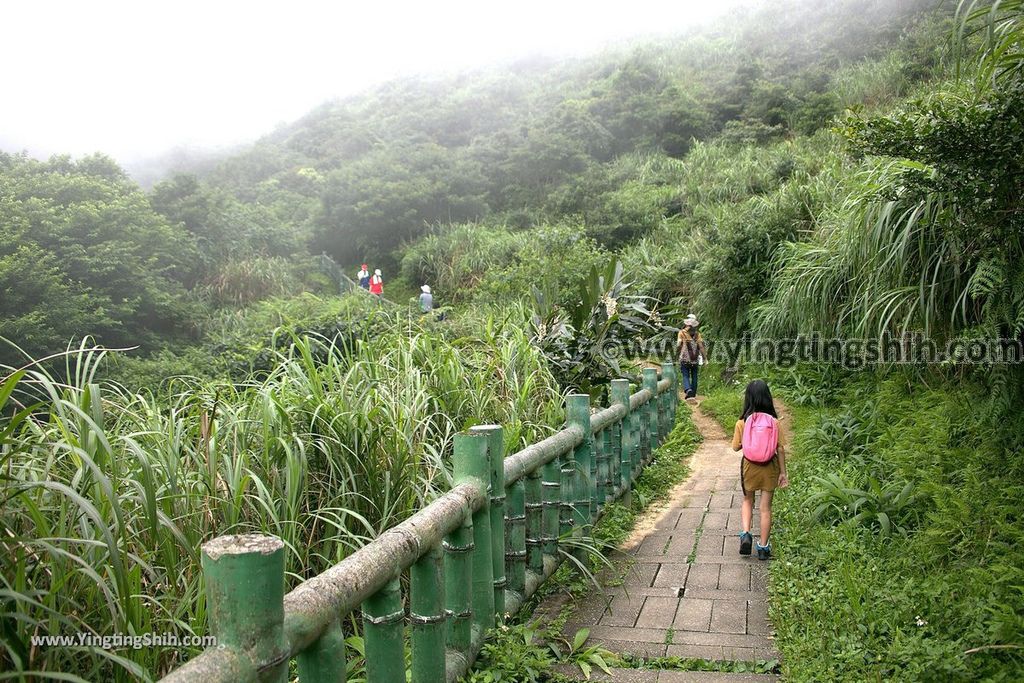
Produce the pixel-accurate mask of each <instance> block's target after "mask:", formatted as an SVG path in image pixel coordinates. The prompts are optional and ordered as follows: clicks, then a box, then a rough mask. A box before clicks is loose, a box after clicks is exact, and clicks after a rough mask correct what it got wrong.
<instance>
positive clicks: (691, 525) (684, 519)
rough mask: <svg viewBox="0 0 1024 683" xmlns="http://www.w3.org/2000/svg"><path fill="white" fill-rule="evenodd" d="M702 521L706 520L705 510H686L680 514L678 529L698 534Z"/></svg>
mask: <svg viewBox="0 0 1024 683" xmlns="http://www.w3.org/2000/svg"><path fill="white" fill-rule="evenodd" d="M702 519H704V508H700V509H699V510H694V509H692V508H688V509H685V510H683V511H682V512H680V513H679V521H678V522H677V523H676V528H677V529H680V530H687V531H691V532H696V531H697V527H698V526H700V521H701V520H702Z"/></svg>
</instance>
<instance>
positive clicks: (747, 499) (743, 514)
mask: <svg viewBox="0 0 1024 683" xmlns="http://www.w3.org/2000/svg"><path fill="white" fill-rule="evenodd" d="M761 495H762V496H763V495H764V494H761ZM763 500H764V499H763V498H762V501H763ZM761 505H764V502H762V503H761ZM753 518H754V492H753V491H747V492H746V493H744V494H743V506H742V507H741V508H740V521H741V522H742V523H743V531H745V532H746V533H748V534H749V533H750V523H751V522H752V521H753Z"/></svg>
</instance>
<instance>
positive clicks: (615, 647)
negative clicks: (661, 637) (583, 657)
mask: <svg viewBox="0 0 1024 683" xmlns="http://www.w3.org/2000/svg"><path fill="white" fill-rule="evenodd" d="M587 642H588V643H591V644H594V643H598V642H599V643H600V645H601V647H603V648H604V649H606V650H611V651H612V652H614V653H615V654H617V655H624V654H631V655H636V656H637V657H644V658H650V657H664V656H665V650H666V649H667V648H668V645H667V644H666V643H665V642H664V641H662V642H660V643H644V642H640V641H636V640H601V641H596V640H594V636H593V633H591V636H590V640H588V641H587Z"/></svg>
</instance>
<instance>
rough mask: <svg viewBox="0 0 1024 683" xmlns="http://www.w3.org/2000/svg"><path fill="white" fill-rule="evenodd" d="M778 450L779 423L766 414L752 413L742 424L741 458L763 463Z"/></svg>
mask: <svg viewBox="0 0 1024 683" xmlns="http://www.w3.org/2000/svg"><path fill="white" fill-rule="evenodd" d="M778 448H779V421H778V420H776V419H775V418H774V417H772V416H771V415H769V414H768V413H754V414H753V415H751V416H750V417H748V418H747V421H746V422H745V423H743V457H744V458H746V459H747V460H749V461H750V462H757V463H765V462H768V461H769V460H771V459H772V458H774V457H775V451H776V450H778Z"/></svg>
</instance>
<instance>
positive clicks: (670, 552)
mask: <svg viewBox="0 0 1024 683" xmlns="http://www.w3.org/2000/svg"><path fill="white" fill-rule="evenodd" d="M694 538H695V537H694V534H692V533H689V532H686V533H683V534H677V535H675V536H673V537H672V540H671V541H669V543H668V549H666V551H665V556H666V557H668V556H671V557H677V558H680V559H682V560H683V561H685V560H686V558H687V557H689V556H690V552H691V551H692V550H693V539H694Z"/></svg>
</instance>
